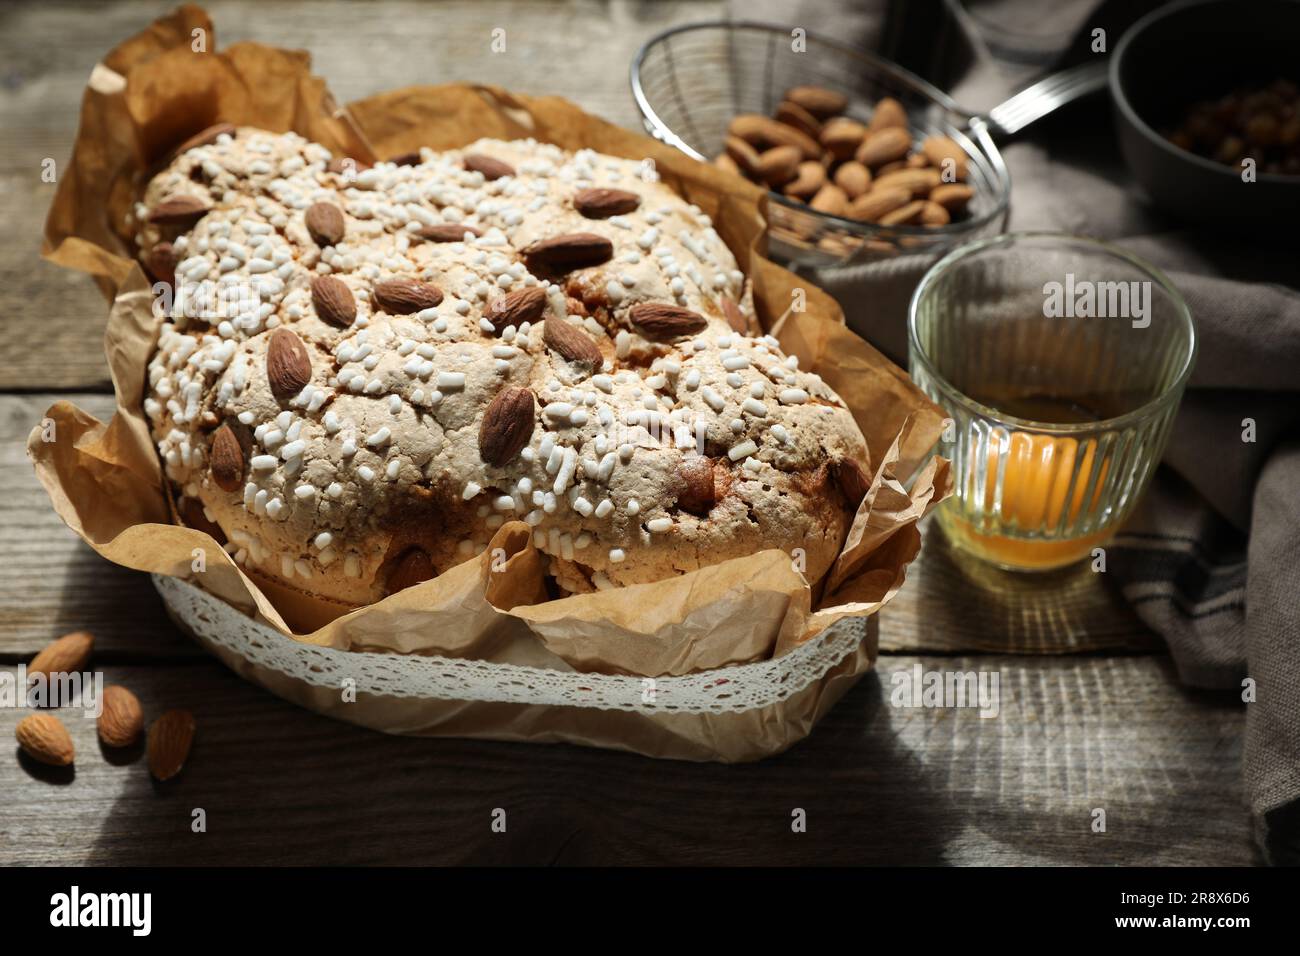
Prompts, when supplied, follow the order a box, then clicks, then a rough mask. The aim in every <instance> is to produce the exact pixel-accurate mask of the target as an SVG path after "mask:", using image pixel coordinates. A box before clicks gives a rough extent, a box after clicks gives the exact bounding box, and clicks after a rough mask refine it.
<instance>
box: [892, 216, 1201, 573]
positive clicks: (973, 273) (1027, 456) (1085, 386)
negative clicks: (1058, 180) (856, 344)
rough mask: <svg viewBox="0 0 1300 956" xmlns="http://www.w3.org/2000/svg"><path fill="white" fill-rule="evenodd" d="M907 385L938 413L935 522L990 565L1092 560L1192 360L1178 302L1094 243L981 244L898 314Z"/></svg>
mask: <svg viewBox="0 0 1300 956" xmlns="http://www.w3.org/2000/svg"><path fill="white" fill-rule="evenodd" d="M908 343H909V360H910V361H909V364H910V371H911V375H912V378H913V379H914V380H915V382H916V383H917V385H918V386H920V388H921V389H922V390H924V391H925V392H926V394H928V395H929V396H930V397H931V398H932V399H933V400H934V401H935V402H937V403H938V404H939V405H941V406H943V407H944V408H945V409H946V410H947V412H948V415H949V416H950V418H949V421H948V422H946V427H945V430H944V436H943V439H942V440H941V442H940V446H939V449H938V451H939V452H940V453H941V454H943V455H944V456H946V457H948V458H950V459H951V460H952V462H953V475H954V486H955V492H954V495H953V497H952V498H951V499H950V500H949V501H947V502H945V503H944V506H943V507H942V508H941V509H940V510H939V513H938V520H939V522H940V524H941V525H942V526H943V528H944V530H945V531H946V532H947V534H948V537H949V538H950V539H951V540H952V541H953V542H954V543H955V544H956V545H957V546H959V547H961V548H963V549H965V550H968V551H971V552H973V553H974V554H976V555H978V556H979V557H981V558H983V559H985V560H987V561H991V562H993V563H994V564H997V565H1000V566H1002V567H1006V568H1012V569H1016V570H1031V569H1032V570H1041V569H1048V568H1055V567H1062V566H1064V565H1067V564H1072V563H1074V562H1075V561H1078V560H1080V559H1082V558H1085V557H1088V556H1089V555H1091V554H1092V553H1093V551H1094V549H1095V548H1098V547H1101V546H1102V545H1104V544H1105V543H1106V542H1107V541H1108V540H1109V538H1110V537H1111V536H1112V535H1113V534H1114V533H1115V531H1116V530H1117V529H1118V527H1119V526H1120V524H1121V523H1122V522H1123V520H1124V518H1125V517H1126V516H1127V515H1128V514H1129V513H1130V512H1131V511H1132V509H1133V507H1134V505H1135V504H1136V503H1137V501H1138V498H1139V497H1140V495H1141V494H1142V491H1143V489H1144V488H1145V487H1146V485H1147V482H1148V481H1149V480H1150V477H1151V474H1152V472H1153V471H1154V470H1155V468H1156V466H1157V464H1158V463H1159V461H1160V457H1161V455H1162V453H1163V451H1164V448H1165V444H1166V442H1167V441H1168V438H1169V431H1170V427H1171V425H1172V423H1173V418H1174V414H1175V412H1176V411H1177V409H1178V403H1179V400H1180V398H1181V397H1182V393H1183V389H1184V386H1185V385H1186V383H1187V379H1188V376H1189V375H1190V373H1191V369H1192V366H1193V364H1194V362H1195V358H1196V330H1195V325H1194V323H1193V321H1192V316H1191V312H1190V311H1189V310H1188V308H1187V303H1186V302H1184V301H1183V298H1182V296H1181V295H1180V294H1179V293H1178V291H1177V290H1176V289H1175V288H1174V287H1173V286H1172V285H1171V284H1170V282H1169V280H1168V279H1167V278H1166V277H1165V276H1164V275H1163V274H1162V273H1161V272H1160V271H1159V270H1157V269H1156V268H1155V267H1153V266H1151V265H1149V264H1148V263H1146V262H1144V261H1142V260H1141V259H1139V258H1138V257H1137V256H1135V255H1132V254H1131V253H1128V252H1126V251H1124V250H1123V249H1120V248H1117V247H1115V246H1112V245H1108V244H1106V243H1102V242H1097V241H1095V240H1091V239H1085V238H1081V237H1076V236H1067V235H1059V234H1053V233H1010V234H1007V235H1002V236H995V237H992V238H988V239H981V240H978V241H975V242H972V243H969V244H967V245H965V246H962V247H960V248H959V249H956V250H954V251H953V252H951V253H950V254H948V255H947V256H946V257H944V258H943V259H941V260H940V261H939V262H937V263H935V265H934V266H933V268H931V269H930V271H929V272H927V273H926V275H925V277H924V278H923V279H922V281H921V283H920V285H919V286H918V287H917V289H916V292H915V294H914V295H913V297H912V302H911V307H910V309H909V314H908Z"/></svg>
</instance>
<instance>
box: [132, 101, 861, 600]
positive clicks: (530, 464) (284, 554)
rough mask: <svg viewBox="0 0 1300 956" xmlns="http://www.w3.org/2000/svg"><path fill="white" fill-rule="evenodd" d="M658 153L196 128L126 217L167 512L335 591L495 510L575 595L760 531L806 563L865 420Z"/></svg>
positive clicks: (383, 576) (399, 571)
mask: <svg viewBox="0 0 1300 956" xmlns="http://www.w3.org/2000/svg"><path fill="white" fill-rule="evenodd" d="M646 168H647V165H646V164H642V163H639V162H636V161H634V160H629V159H619V158H615V157H612V156H605V155H601V154H598V153H595V152H591V151H588V150H583V151H579V152H566V151H564V150H562V149H559V148H557V147H555V146H553V145H549V144H546V143H540V142H535V141H532V140H515V141H510V142H500V141H495V140H482V141H480V142H477V143H474V144H473V145H471V146H469V147H467V148H465V149H462V150H449V151H446V152H434V151H431V150H429V149H423V150H421V151H420V153H419V155H418V156H416V155H414V154H412V155H411V156H409V157H403V158H402V160H400V161H399V162H397V163H392V162H384V163H378V164H377V165H375V166H374V167H367V166H365V165H364V164H360V163H356V162H354V161H352V160H347V159H341V158H339V157H335V156H332V155H331V153H330V152H329V150H327V149H325V148H324V147H323V146H320V145H318V144H315V143H311V142H308V141H307V140H305V139H303V138H302V137H301V136H298V135H296V134H293V133H284V134H273V133H268V132H264V131H261V130H257V129H249V128H239V129H234V128H231V127H223V128H214V129H213V130H211V131H208V132H207V133H205V134H202V135H200V136H198V137H196V138H195V139H194V140H191V141H190V144H187V148H183V149H182V151H181V152H180V153H179V155H177V156H176V158H175V159H173V160H172V161H171V162H170V164H169V165H168V166H167V167H166V168H165V169H164V170H163V171H162V172H161V173H159V174H158V175H157V176H155V177H154V178H153V180H152V181H151V182H150V183H149V186H148V189H147V192H146V194H145V197H144V200H143V202H141V203H139V204H138V205H137V206H136V208H135V211H134V222H133V224H132V227H133V229H134V230H135V232H136V238H137V241H138V244H139V249H140V257H141V261H142V262H143V263H144V265H145V266H146V268H147V269H148V270H149V272H150V273H151V275H152V276H153V277H154V278H155V279H156V280H158V281H159V282H160V283H165V284H166V285H164V286H160V287H156V288H160V289H161V290H163V291H167V289H168V287H171V288H173V289H174V295H172V296H171V298H170V301H169V300H168V299H167V298H165V297H164V298H163V299H162V300H161V304H160V308H166V310H167V315H166V318H165V319H164V320H163V324H162V327H161V331H160V334H159V337H158V349H157V353H156V355H155V356H154V358H153V360H152V361H151V363H150V366H149V380H148V394H147V395H146V399H145V411H146V413H147V415H148V418H149V422H150V425H151V428H152V431H153V436H154V439H155V441H156V442H157V446H158V451H159V453H160V455H161V457H162V460H163V463H164V466H165V472H166V475H167V477H168V479H169V480H170V481H171V482H172V485H173V493H174V496H175V499H176V501H177V505H178V511H179V513H180V514H181V515H182V516H184V517H185V518H186V520H187V522H188V523H191V524H198V525H200V526H203V527H206V528H208V530H211V531H213V533H214V534H217V535H218V537H219V538H220V537H222V536H224V539H225V542H224V543H225V547H226V550H227V551H228V552H229V553H230V554H231V555H232V556H233V557H234V559H235V560H236V561H237V562H238V563H239V564H240V565H241V566H242V567H244V568H245V569H246V570H248V571H249V573H251V574H253V575H254V576H262V577H264V578H267V579H270V580H272V581H274V582H276V583H277V584H280V585H284V586H287V587H290V588H293V589H296V590H297V591H299V592H302V593H305V594H308V595H311V596H314V597H318V598H323V599H325V600H328V601H332V602H339V603H342V604H346V605H362V604H367V603H370V602H373V601H376V600H379V599H381V598H383V597H384V596H385V595H387V594H390V593H392V592H394V591H396V590H400V589H401V588H404V587H408V586H410V585H412V584H414V583H417V582H419V581H422V580H426V579H428V578H431V577H433V576H435V575H438V574H440V573H442V572H445V571H446V570H447V569H448V568H450V567H452V566H454V565H456V564H459V563H461V562H463V561H466V560H467V559H469V558H471V557H473V556H475V555H477V554H479V553H480V552H482V551H483V550H484V549H485V548H486V547H487V545H488V542H489V541H490V539H491V537H492V535H493V534H494V532H495V531H496V529H497V528H499V527H500V526H501V525H502V524H503V523H504V522H505V521H508V520H519V521H524V522H526V523H527V524H528V525H529V526H530V527H531V528H532V532H533V542H534V544H535V546H536V547H537V548H538V549H539V550H540V551H541V552H542V553H543V554H544V555H545V556H546V560H547V562H548V565H549V572H550V574H551V575H552V576H553V578H554V580H555V583H556V585H557V586H558V588H559V589H562V591H564V592H570V593H576V592H588V591H594V590H598V589H604V588H609V587H615V586H620V585H628V584H636V583H641V582H647V581H655V580H658V579H661V578H664V577H668V576H671V575H675V574H681V573H684V572H688V571H692V570H695V569H698V568H700V567H703V566H707V565H711V564H716V563H719V562H721V561H724V560H727V559H728V558H732V557H736V556H739V555H747V554H752V553H755V552H758V551H761V550H763V549H767V548H780V549H783V550H785V551H787V552H789V553H791V554H792V556H793V557H794V559H795V560H801V561H802V563H801V564H799V565H796V566H798V567H801V568H802V569H804V571H805V574H806V576H807V577H808V579H809V580H810V581H815V580H817V579H818V578H820V577H821V576H822V575H823V574H824V573H825V572H826V570H827V569H828V568H829V566H830V564H831V562H832V561H833V560H834V558H835V556H836V555H837V554H838V553H839V551H840V548H841V546H842V544H843V541H844V538H845V535H846V533H847V531H848V527H849V524H850V522H851V521H852V517H853V514H854V512H855V511H856V510H857V506H858V505H859V503H860V502H861V500H862V497H863V495H864V494H865V491H866V479H865V477H864V472H863V470H862V466H861V464H860V463H865V462H866V460H867V453H866V447H865V444H864V442H863V439H862V436H861V433H860V432H859V430H858V428H857V426H856V425H855V423H854V421H853V418H852V416H851V415H850V413H849V412H848V410H847V409H846V408H845V407H844V406H843V403H842V402H841V401H840V399H839V398H838V397H837V396H836V395H835V394H834V392H832V391H831V390H830V389H829V388H828V387H827V386H826V385H825V384H824V383H823V382H822V381H821V379H820V378H818V377H817V376H816V375H813V374H810V373H808V372H803V371H800V370H799V367H798V362H797V361H796V360H795V359H794V358H793V357H788V356H786V355H784V354H782V352H781V350H780V348H779V347H778V345H777V342H776V340H775V339H773V338H771V337H770V336H765V335H761V334H752V333H754V332H758V330H759V327H758V325H757V323H756V322H755V321H754V320H753V318H752V315H753V306H752V301H751V296H750V290H749V286H748V282H747V280H746V277H745V276H744V275H743V274H742V273H741V271H740V270H739V269H738V268H737V264H736V260H735V258H734V257H733V256H732V254H731V252H730V251H729V250H728V249H727V247H726V245H724V244H723V242H722V240H721V239H720V238H719V236H718V233H717V232H716V231H715V230H714V228H713V225H712V223H711V222H710V220H709V218H708V217H707V216H706V215H705V214H704V213H702V212H701V211H700V209H698V208H697V207H695V206H693V205H691V204H689V203H687V202H686V201H684V200H683V199H682V198H681V197H679V196H677V195H676V194H675V193H674V192H673V191H672V190H671V189H669V188H668V187H667V186H665V185H664V184H663V183H661V182H658V181H655V180H654V178H653V177H652V176H651V177H647V176H646V175H645V170H646ZM212 526H215V527H212ZM796 549H802V551H796Z"/></svg>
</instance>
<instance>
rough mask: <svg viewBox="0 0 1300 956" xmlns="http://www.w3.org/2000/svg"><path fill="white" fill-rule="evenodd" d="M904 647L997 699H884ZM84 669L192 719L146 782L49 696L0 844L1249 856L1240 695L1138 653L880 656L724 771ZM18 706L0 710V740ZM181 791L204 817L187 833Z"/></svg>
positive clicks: (1149, 859) (1203, 860)
mask: <svg viewBox="0 0 1300 956" xmlns="http://www.w3.org/2000/svg"><path fill="white" fill-rule="evenodd" d="M917 664H920V665H921V666H923V667H924V668H926V669H927V670H928V669H936V670H947V669H956V670H968V669H975V668H978V669H980V670H983V671H986V672H997V673H998V674H999V678H1000V688H1001V694H1000V696H1001V713H1000V715H999V716H998V717H996V718H992V719H981V718H980V717H978V716H977V715H976V713H975V712H974V711H971V710H960V711H959V710H951V709H950V710H926V709H906V708H898V707H894V706H893V705H892V703H891V696H892V687H893V678H892V673H893V671H894V670H896V669H901V670H904V671H909V670H910V669H911V668H912V667H913V666H914V665H917ZM106 681H107V682H108V683H113V682H119V683H122V684H124V685H126V686H128V687H129V688H130V689H131V690H133V691H134V692H135V693H136V694H137V695H138V696H139V697H140V700H141V702H142V703H143V705H144V708H145V712H146V715H147V716H148V718H150V719H152V718H153V717H155V716H157V714H159V713H160V712H161V711H162V710H164V709H166V708H169V707H175V706H184V707H187V708H189V709H190V710H192V711H193V712H194V714H195V717H196V719H197V721H198V732H197V736H196V740H195V744H194V749H193V752H192V754H191V758H190V761H189V764H188V766H187V767H186V769H185V771H184V772H183V773H182V775H181V776H180V777H179V778H177V780H175V781H174V782H173V783H171V784H169V785H166V786H155V785H154V784H153V783H151V781H150V780H149V777H148V774H147V772H146V769H145V766H144V763H143V759H142V757H141V756H140V755H139V753H137V752H133V753H130V754H128V755H126V762H122V759H123V758H122V757H121V756H117V755H112V754H111V752H110V754H109V756H112V757H113V761H116V762H110V760H109V759H108V756H106V755H105V753H103V752H101V751H100V748H99V746H98V743H97V741H96V738H95V729H94V722H93V721H91V720H87V719H85V718H83V717H81V716H80V715H79V713H77V712H71V711H64V712H63V716H64V721H65V723H66V724H67V725H68V728H69V730H70V732H71V734H72V737H73V741H74V744H75V746H76V748H77V754H78V756H77V762H76V766H75V769H74V770H73V771H72V772H71V773H52V772H50V771H48V770H46V769H43V768H39V766H38V765H35V764H32V763H30V762H29V761H27V760H25V759H21V760H20V758H18V757H17V756H16V754H15V753H14V750H13V749H11V750H10V752H9V753H7V754H4V755H3V756H0V761H4V762H5V763H6V764H7V769H5V770H4V772H0V801H3V804H2V805H3V806H4V808H5V810H4V812H3V813H0V863H6V864H15V863H50V862H64V863H100V864H108V863H113V864H151V863H174V864H186V865H189V864H222V863H252V864H287V863H295V864H334V865H338V864H363V863H379V862H383V863H389V864H414V863H422V864H429V863H530V864H536V863H583V864H586V863H590V864H605V863H624V864H629V863H631V864H641V863H656V864H703V863H714V864H761V863H767V864H808V863H827V864H839V863H845V864H847V863H857V864H862V863H898V864H917V863H999V864H1067V863H1084V864H1086V863H1097V864H1100V863H1106V864H1111V863H1128V864H1140V863H1145V864H1160V863H1179V864H1249V863H1252V862H1255V851H1254V849H1253V847H1252V843H1251V838H1250V833H1249V825H1248V821H1247V815H1246V812H1245V810H1244V809H1243V808H1242V807H1241V805H1240V802H1239V799H1238V797H1237V796H1236V794H1237V793H1238V790H1239V787H1238V775H1239V772H1240V762H1241V743H1240V740H1241V727H1242V723H1243V720H1244V715H1243V713H1242V710H1241V706H1240V705H1239V704H1234V703H1233V698H1232V696H1231V695H1228V696H1227V697H1226V698H1220V697H1213V696H1208V695H1199V694H1188V693H1186V692H1184V691H1182V690H1180V689H1179V688H1178V687H1177V686H1176V685H1175V683H1174V680H1173V675H1172V674H1171V673H1170V669H1169V666H1168V664H1167V663H1166V662H1165V661H1164V660H1163V659H1162V658H1157V657H1130V658H1115V659H1101V658H1070V659H1037V660H1035V659H1023V658H1003V657H980V658H976V659H961V658H938V657H927V658H914V657H905V656H900V657H888V658H884V659H882V661H881V664H880V670H879V672H878V673H877V674H874V675H870V676H868V677H867V678H866V679H864V681H863V682H862V683H860V684H859V685H858V686H857V687H856V688H855V689H854V690H853V691H852V692H850V693H849V695H847V696H846V697H845V699H844V700H842V701H841V702H840V703H839V705H837V706H836V708H835V709H834V710H833V711H832V712H831V713H830V714H829V715H828V717H827V718H826V719H825V721H824V722H823V723H822V724H821V726H820V727H819V728H818V729H817V730H816V731H815V732H814V733H813V735H812V736H811V737H810V738H809V739H808V740H805V741H803V742H802V743H800V744H797V745H796V746H795V747H794V748H792V749H791V750H790V751H789V752H787V753H786V754H783V755H780V756H777V757H774V758H772V759H769V760H767V761H764V762H761V763H757V764H746V765H739V766H720V765H710V764H685V763H665V762H663V761H654V760H649V759H646V758H642V757H636V756H631V755H625V754H616V753H608V752H601V751H593V750H585V749H582V748H578V747H571V746H568V745H552V746H530V745H524V744H503V743H492V742H485V741H457V740H427V739H413V738H399V737H389V736H384V735H381V734H377V733H374V732H371V731H367V730H363V729H360V728H356V727H352V726H350V725H345V724H340V723H336V722H333V721H330V720H327V719H325V718H323V717H318V716H316V715H313V714H310V713H307V712H306V711H302V710H299V709H297V708H295V707H293V706H291V705H289V704H286V703H284V702H282V701H280V700H278V699H276V698H274V697H272V696H270V695H269V694H267V693H265V692H263V691H261V690H259V689H257V688H255V687H253V686H251V685H248V684H245V683H244V682H243V681H241V680H239V679H238V678H237V677H235V676H234V675H233V674H231V673H230V672H228V671H226V670H225V669H224V668H222V667H221V666H220V665H219V664H216V663H214V662H211V661H201V662H194V663H191V664H181V665H170V666H153V667H148V668H140V667H109V668H107V675H106ZM23 713H24V712H23V711H15V710H11V709H4V710H0V737H3V738H4V739H7V740H10V741H12V740H13V727H14V725H15V724H16V723H17V721H18V719H19V718H20V716H21V715H22V714H23ZM196 807H201V808H202V809H203V810H205V811H206V814H207V825H208V830H207V832H206V833H201V834H196V833H192V832H191V830H190V821H191V813H192V810H193V809H194V808H196ZM498 807H499V808H503V809H504V810H505V811H506V823H507V829H506V833H504V834H493V833H492V832H491V830H490V822H491V814H492V811H493V810H494V809H495V808H498ZM796 808H801V809H803V810H804V811H806V813H807V821H808V828H807V832H806V833H802V834H796V833H793V832H791V814H792V812H793V811H794V810H795V809H796ZM1096 808H1101V809H1104V810H1105V811H1106V832H1105V833H1093V832H1092V830H1091V822H1092V812H1093V810H1094V809H1096Z"/></svg>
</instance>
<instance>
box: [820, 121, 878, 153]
mask: <svg viewBox="0 0 1300 956" xmlns="http://www.w3.org/2000/svg"><path fill="white" fill-rule="evenodd" d="M866 136H867V128H866V127H865V126H863V125H862V124H861V123H859V122H858V121H857V120H852V119H849V118H848V117H845V116H837V117H836V118H835V119H833V120H830V121H829V122H827V124H826V125H825V126H824V127H823V128H822V135H821V138H820V142H821V144H822V145H823V146H825V147H826V149H827V150H829V151H830V154H831V155H832V156H834V157H835V158H836V159H848V158H849V157H850V156H852V155H853V154H854V152H856V151H857V148H858V147H859V146H860V145H862V141H863V140H864V139H865V138H866Z"/></svg>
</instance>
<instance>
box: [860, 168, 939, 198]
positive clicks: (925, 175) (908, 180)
mask: <svg viewBox="0 0 1300 956" xmlns="http://www.w3.org/2000/svg"><path fill="white" fill-rule="evenodd" d="M875 185H877V186H880V187H882V188H894V189H906V190H907V191H908V192H910V193H911V194H912V196H913V197H915V198H917V199H921V198H923V197H925V196H928V195H930V190H932V189H934V188H935V187H936V186H938V185H939V171H938V170H937V169H930V168H926V169H900V170H897V171H896V172H889V173H885V174H884V175H883V176H877V177H876V182H875Z"/></svg>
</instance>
